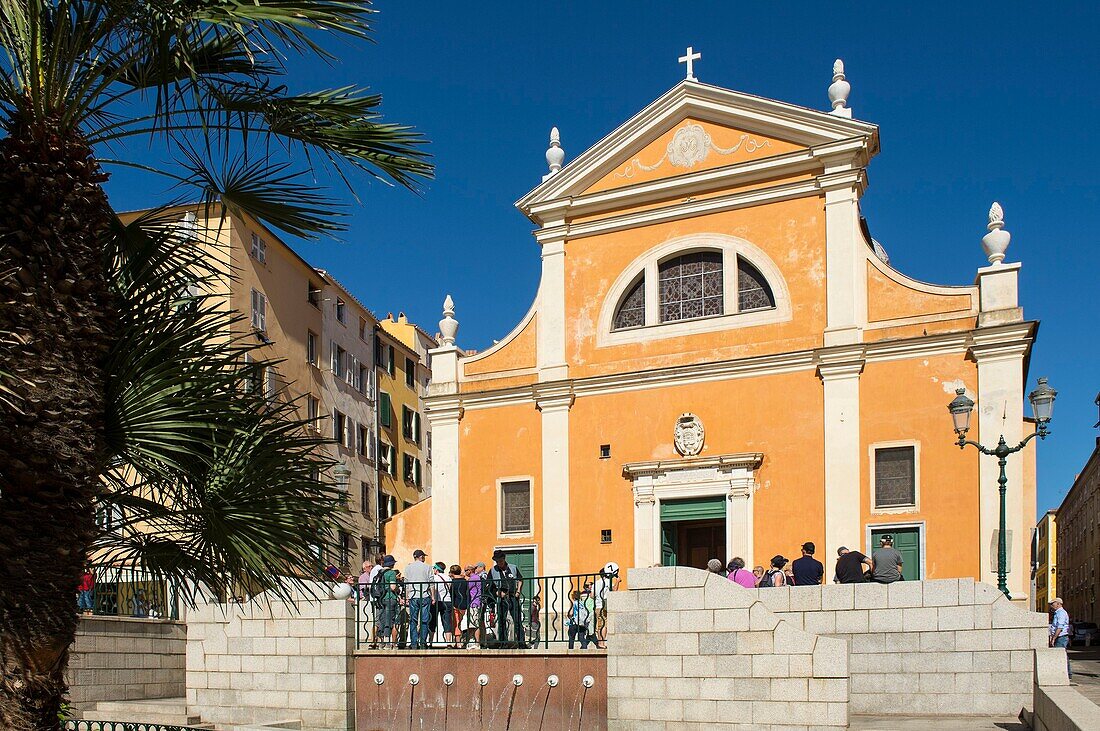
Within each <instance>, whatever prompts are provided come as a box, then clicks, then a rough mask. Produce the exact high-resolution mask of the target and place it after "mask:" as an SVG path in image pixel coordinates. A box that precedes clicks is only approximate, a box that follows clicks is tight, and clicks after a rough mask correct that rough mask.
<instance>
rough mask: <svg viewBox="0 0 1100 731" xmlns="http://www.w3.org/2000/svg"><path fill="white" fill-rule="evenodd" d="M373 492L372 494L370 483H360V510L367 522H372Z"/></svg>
mask: <svg viewBox="0 0 1100 731" xmlns="http://www.w3.org/2000/svg"><path fill="white" fill-rule="evenodd" d="M371 492H372V490H371V489H370V483H369V482H360V483H359V509H360V511H361V512H362V513H363V517H364V518H366V519H367V520H370V516H371V512H370V499H371Z"/></svg>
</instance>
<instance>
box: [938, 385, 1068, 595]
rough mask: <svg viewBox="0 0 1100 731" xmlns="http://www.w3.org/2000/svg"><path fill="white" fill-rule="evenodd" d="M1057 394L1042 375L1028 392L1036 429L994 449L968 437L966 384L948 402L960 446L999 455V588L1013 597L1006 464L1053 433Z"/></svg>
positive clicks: (969, 407) (969, 406) (969, 410)
mask: <svg viewBox="0 0 1100 731" xmlns="http://www.w3.org/2000/svg"><path fill="white" fill-rule="evenodd" d="M1057 395H1058V392H1057V391H1055V390H1054V389H1053V388H1051V387H1050V386H1048V385H1047V379H1046V378H1040V379H1039V385H1038V387H1037V388H1036V389H1035V390H1034V391H1032V392H1031V393H1030V394H1028V397H1027V400H1028V401H1030V402H1031V412H1032V414H1033V415H1034V417H1035V431H1034V432H1032V433H1031V434H1028V435H1027V437H1025V438H1024V440H1023V441H1022V442H1020V443H1019V444H1017V445H1016V446H1015V447H1010V446H1008V444H1006V443H1005V438H1004V435H1003V434H1002V435H1001V438H1000V440H999V441H998V442H997V446H996V447H995V448H993V449H989V448H987V447H984V446H982V445H981V444H979V443H978V442H973V441H970V440H969V439H967V438H966V433H967V432H968V431H970V414H971V413H972V412H973V411H974V402H973V401H972V400H971V399H969V398H967V396H966V389H965V388H959V389H956V390H955V398H954V399H952V401H951V403H949V404H948V405H947V410H948V411H949V412H951V421H952V422H953V425H954V427H955V433H956V434H957V435H958V436H959V439H958V441H957V442H956V444H958V445H959V449H964V448H965V447H966V445H967V444H969V445H970V446H972V447H976V448H977V449H978V451H979V452H981V453H982V454H988V455H990V456H991V457H996V458H997V464H998V465H999V466H1000V468H1001V475H1000V477H998V478H997V485H998V486H999V487H998V491H999V492H1000V497H1001V520H1000V526H1001V529H1000V531H999V533H998V534H997V588H998V589H1000V590H1001V592H1002V593H1003V594H1004V595H1005V596H1006V597H1008V598H1009V599H1011V598H1012V596H1011V595H1010V594H1009V593H1008V581H1007V578H1008V570H1007V555H1006V554H1007V551H1006V548H1005V531H1006V526H1005V492H1006V489H1007V485H1008V477H1007V476H1006V475H1005V465H1006V464H1007V463H1008V455H1010V454H1015V453H1016V452H1019V451H1020V450H1021V449H1023V448H1024V447H1025V446H1027V443H1028V442H1030V441H1031V440H1032V439H1034V438H1035V437H1039V438H1040V439H1046V438H1047V435H1048V434H1050V432H1049V431H1048V430H1047V425H1048V424H1050V418H1051V416H1052V415H1053V414H1054V399H1055V397H1056V396H1057Z"/></svg>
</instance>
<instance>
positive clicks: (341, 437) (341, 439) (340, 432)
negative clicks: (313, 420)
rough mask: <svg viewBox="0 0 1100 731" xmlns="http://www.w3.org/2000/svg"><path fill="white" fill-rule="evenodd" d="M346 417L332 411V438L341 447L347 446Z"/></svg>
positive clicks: (334, 410)
mask: <svg viewBox="0 0 1100 731" xmlns="http://www.w3.org/2000/svg"><path fill="white" fill-rule="evenodd" d="M347 419H348V417H346V416H344V415H343V414H341V413H340V412H339V411H337V410H336V409H333V410H332V438H333V439H334V440H335V441H336V442H337V444H340V445H342V446H345V447H346V446H348V421H347Z"/></svg>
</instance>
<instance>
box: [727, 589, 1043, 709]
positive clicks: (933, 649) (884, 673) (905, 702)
mask: <svg viewBox="0 0 1100 731" xmlns="http://www.w3.org/2000/svg"><path fill="white" fill-rule="evenodd" d="M746 591H747V592H748V593H750V594H752V595H753V596H755V597H757V598H758V599H759V600H760V601H762V602H763V603H764V604H765V605H766V606H767V607H769V608H770V609H771V610H772V611H773V612H775V613H776V614H777V616H779V617H781V618H783V619H784V620H785V621H787V622H789V623H790V624H792V625H793V626H795V627H798V628H799V629H802V630H805V631H806V632H808V633H811V634H815V635H821V636H825V637H836V638H841V639H844V640H846V641H847V642H848V645H849V647H850V648H851V655H850V660H849V667H850V670H851V678H852V687H853V688H854V689H856V690H854V691H853V693H852V696H851V705H850V708H851V711H852V713H872V714H879V715H922V714H937V713H940V714H988V715H1016V714H1018V713H1019V712H1020V710H1021V709H1023V708H1030V707H1031V704H1032V679H1033V670H1034V663H1035V652H1034V651H1035V650H1036V649H1037V648H1042V649H1045V648H1046V646H1047V617H1046V615H1045V614H1040V613H1036V612H1030V611H1028V610H1027V609H1025V608H1023V607H1022V606H1020V605H1017V604H1014V603H1012V602H1010V601H1009V600H1008V599H1007V598H1005V596H1004V595H1003V594H1001V593H1000V592H999V591H997V589H996V588H995V587H992V586H989V585H988V584H981V583H975V582H974V580H973V579H937V580H932V581H899V582H896V583H893V584H829V585H824V586H793V587H782V588H770V589H751V590H746ZM883 677H894V678H904V679H905V683H906V692H905V693H900V694H884V693H881V692H878V691H879V690H881V687H882V685H881V683H882V678H883ZM860 688H862V689H865V691H860V690H858V689H860Z"/></svg>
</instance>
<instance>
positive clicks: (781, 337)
mask: <svg viewBox="0 0 1100 731" xmlns="http://www.w3.org/2000/svg"><path fill="white" fill-rule="evenodd" d="M693 233H719V234H726V235H730V236H736V237H738V238H742V239H746V240H747V241H749V242H751V243H752V244H754V245H756V246H757V247H759V248H760V249H762V250H763V251H764V253H765V254H767V255H768V256H769V257H770V258H771V259H772V261H774V262H775V264H776V266H777V267H778V268H779V270H780V272H781V273H782V276H783V278H784V280H785V281H786V284H787V288H788V291H789V295H790V299H791V304H792V319H791V320H789V321H788V322H783V323H777V324H768V325H756V326H752V327H743V328H736V327H734V328H731V329H728V330H723V331H721V332H714V333H705V334H698V335H688V336H683V337H669V338H662V339H660V340H655V341H652V342H648V343H634V344H625V345H616V346H608V347H597V345H596V330H597V325H598V319H599V315H600V309H601V307H603V304H604V300H605V299H606V297H607V296H608V291H609V290H610V288H611V286H612V284H613V283H614V281H615V278H616V277H618V276H619V274H620V273H621V272H622V271H623V270H624V269H626V268H627V267H628V266H629V265H630V264H631V263H632V262H633V261H634V260H635V259H636V258H637V257H639V256H640V255H642V254H643V253H645V252H646V251H648V250H650V249H652V248H654V247H656V246H659V245H660V244H662V243H664V242H665V241H668V240H670V239H674V238H678V237H681V236H686V235H689V234H693ZM824 240H825V214H824V203H823V201H822V199H821V198H801V199H797V200H791V201H784V202H781V203H774V204H772V205H768V206H760V207H757V208H752V209H747V210H736V211H728V212H725V213H719V214H714V215H710V216H701V217H698V218H693V219H690V220H687V221H677V222H672V223H663V224H658V225H653V226H649V227H647V228H643V229H633V230H629V231H619V232H615V233H609V234H605V235H601V236H592V237H590V238H584V239H576V240H573V241H570V242H569V243H568V244H566V272H565V276H566V303H565V304H566V322H567V325H566V328H567V329H566V353H567V357H568V360H569V363H570V371H569V375H570V376H571V377H574V378H577V377H584V376H590V375H597V374H602V373H612V372H616V371H620V370H631V371H633V370H643V369H646V368H654V367H665V366H674V365H682V364H686V363H694V362H699V361H702V360H706V361H715V360H724V359H729V358H743V357H748V356H754V355H761V354H765V353H781V352H788V351H792V350H800V349H806V348H814V347H818V346H820V345H821V339H822V335H821V333H822V331H823V330H824V328H825V322H826V321H825V316H826V311H825V267H824V259H825V253H824Z"/></svg>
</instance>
